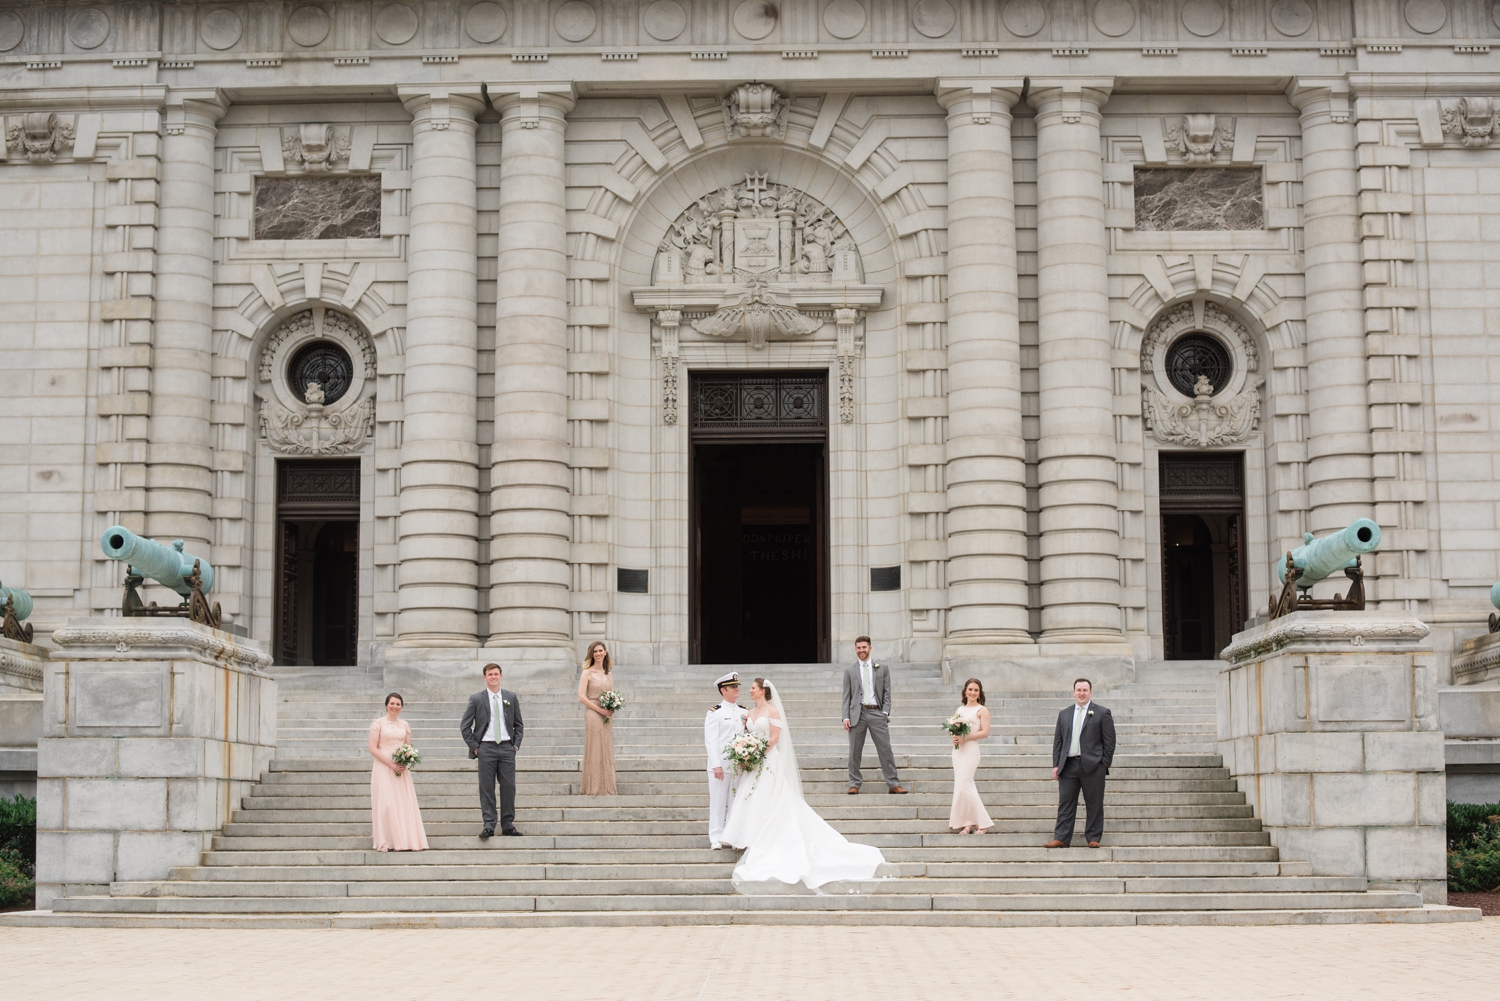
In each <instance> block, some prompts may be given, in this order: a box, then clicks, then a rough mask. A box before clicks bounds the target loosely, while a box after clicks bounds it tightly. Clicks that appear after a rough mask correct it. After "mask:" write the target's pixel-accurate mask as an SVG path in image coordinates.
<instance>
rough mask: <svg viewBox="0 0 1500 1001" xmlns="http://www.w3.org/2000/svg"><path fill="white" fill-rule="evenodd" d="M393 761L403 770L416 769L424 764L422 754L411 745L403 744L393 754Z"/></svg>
mask: <svg viewBox="0 0 1500 1001" xmlns="http://www.w3.org/2000/svg"><path fill="white" fill-rule="evenodd" d="M391 760H392V761H393V762H395V763H396V764H398V765H400V766H401V767H402V768H414V767H416V766H417V765H419V764H421V762H422V752H421V751H418V750H417V749H416V748H415V747H412V746H411V745H410V744H402V745H401V746H400V747H398V748H396V749H395V750H394V751H392V752H391Z"/></svg>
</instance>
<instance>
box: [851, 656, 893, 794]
mask: <svg viewBox="0 0 1500 1001" xmlns="http://www.w3.org/2000/svg"><path fill="white" fill-rule="evenodd" d="M870 682H871V687H872V688H873V689H874V690H875V701H874V702H873V703H872V705H876V706H878V707H879V708H878V709H866V708H864V706H863V704H862V703H863V702H864V681H863V679H861V678H860V676H859V662H858V661H855V662H854V663H853V664H850V665H849V666H848V667H847V668H845V669H844V717H843V718H844V719H846V720H848V721H849V784H850V785H851V786H853V787H854V788H856V789H858V788H859V787H860V785H861V784H862V783H863V782H864V774H863V772H862V770H861V767H862V765H863V763H864V757H865V735H866V734H869V736H870V739H872V740H874V741H875V754H876V756H878V757H879V758H880V774H881V777H882V778H884V779H885V784H886V785H888V786H890V787H891V788H892V789H894V788H896V787H897V786H898V785H900V784H901V779H900V777H899V776H897V774H896V756H895V755H894V754H892V753H891V730H890V715H891V672H890V670H889V669H888V668H885V667H882V666H881V665H880V664H878V663H875V662H874V661H871V663H870Z"/></svg>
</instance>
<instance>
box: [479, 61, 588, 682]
mask: <svg viewBox="0 0 1500 1001" xmlns="http://www.w3.org/2000/svg"><path fill="white" fill-rule="evenodd" d="M490 99H491V100H492V101H493V102H494V104H495V108H496V110H497V111H499V112H500V213H499V214H500V220H499V244H500V250H499V262H498V267H499V271H498V274H497V279H496V287H495V295H496V299H497V305H496V313H495V444H494V446H493V448H492V450H491V472H490V482H491V485H492V487H493V493H492V495H491V499H490V528H491V541H490V636H489V641H488V642H487V644H486V645H487V646H491V647H505V648H509V649H511V650H513V651H515V655H516V656H518V657H522V658H539V659H551V658H552V657H554V656H556V657H561V656H565V655H567V651H569V650H571V634H572V630H571V622H570V620H569V613H568V589H569V584H570V567H569V565H568V548H569V544H570V542H571V539H572V524H571V519H570V517H569V504H568V502H569V497H570V495H571V492H572V491H571V488H572V474H571V471H570V469H569V467H568V448H569V442H568V302H567V280H568V259H567V247H566V239H567V231H568V215H567V206H566V203H565V200H564V196H565V186H566V185H565V178H564V162H563V133H564V130H565V129H566V127H567V121H566V119H565V116H566V115H567V113H568V112H569V111H571V110H572V109H573V90H572V86H571V85H569V84H566V83H563V84H531V85H528V86H525V87H517V86H515V85H506V84H501V85H492V86H491V87H490Z"/></svg>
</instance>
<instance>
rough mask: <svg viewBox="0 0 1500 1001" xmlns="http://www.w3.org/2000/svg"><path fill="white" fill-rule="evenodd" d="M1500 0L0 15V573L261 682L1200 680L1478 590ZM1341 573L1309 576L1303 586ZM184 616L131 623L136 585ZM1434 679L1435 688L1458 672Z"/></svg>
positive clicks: (1492, 498) (1486, 541)
mask: <svg viewBox="0 0 1500 1001" xmlns="http://www.w3.org/2000/svg"><path fill="white" fill-rule="evenodd" d="M1497 36H1500V7H1496V9H1494V10H1491V9H1490V7H1489V5H1488V4H1486V3H1481V2H1479V0H1406V2H1404V3H1402V2H1401V0H1275V2H1270V0H1181V2H1179V0H1139V2H1136V0H1098V2H1096V3H1092V4H1089V3H1082V2H1072V0H1054V2H1042V0H781V2H779V3H773V2H761V0H744V2H736V0H655V2H651V0H478V2H470V0H458V2H454V0H429V2H419V0H374V2H371V0H327V2H306V3H303V2H300V0H288V2H280V0H265V2H249V3H245V2H224V3H219V2H214V3H193V2H184V3H171V4H167V3H154V2H132V3H115V4H110V3H102V2H101V3H94V4H87V3H69V4H66V5H65V4H62V3H56V2H41V3H15V2H11V3H6V4H0V115H3V120H4V134H5V144H4V148H3V150H0V233H3V234H4V238H3V240H0V256H3V264H0V289H3V296H0V298H3V302H4V309H3V311H0V359H3V368H0V383H3V385H4V392H3V393H0V408H3V413H4V418H5V419H4V422H3V423H4V428H5V430H4V432H3V440H0V505H3V508H0V510H3V512H4V513H3V516H0V517H3V525H4V529H3V531H0V581H3V582H4V583H6V584H20V585H22V586H25V587H27V588H28V589H29V590H30V592H31V593H32V594H33V595H34V596H35V598H36V606H37V611H36V613H35V615H34V617H33V620H34V622H36V623H37V625H38V632H39V634H43V635H44V634H45V632H46V631H47V630H49V629H51V628H55V627H57V626H59V625H61V624H62V623H63V622H64V621H65V620H67V619H68V618H71V617H81V616H90V615H98V614H102V613H107V612H108V610H110V609H114V608H117V607H118V605H119V603H120V579H121V576H122V571H121V568H120V567H119V566H118V564H115V563H112V562H110V561H108V560H105V559H104V558H103V557H102V555H101V554H100V552H99V547H98V538H99V536H100V534H101V533H102V532H103V530H104V529H105V528H106V527H108V526H111V525H124V526H125V527H127V528H130V529H132V530H133V531H136V532H138V533H142V534H144V535H148V536H150V537H152V538H158V539H162V540H164V541H170V540H172V539H179V538H180V539H182V540H184V543H185V547H186V549H187V550H188V551H189V552H193V553H196V554H199V555H202V556H205V557H207V558H208V559H210V560H211V562H212V563H213V565H214V567H215V569H216V571H217V580H216V584H215V588H214V595H213V596H214V598H215V599H216V600H218V601H219V602H221V603H222V607H223V611H224V616H225V621H226V622H227V623H230V624H232V625H233V627H235V628H236V629H237V630H240V631H242V632H244V633H245V634H247V635H249V636H252V637H255V638H257V639H260V640H263V641H265V642H266V643H267V644H268V645H269V649H271V650H272V651H274V652H275V654H276V656H277V658H278V660H279V662H281V663H305V664H314V663H318V664H339V663H355V662H358V663H359V664H362V665H381V664H385V665H387V666H388V667H389V666H401V665H404V666H406V667H415V668H417V669H418V670H419V671H422V672H429V673H438V674H441V673H443V672H446V671H458V672H467V671H468V670H469V669H470V668H471V667H472V665H473V663H474V662H475V661H480V662H482V661H483V660H489V659H498V660H501V661H502V662H505V663H507V664H510V663H516V664H524V663H527V662H533V663H536V664H554V663H560V662H562V661H572V660H575V659H576V656H577V655H578V653H579V651H580V650H581V649H582V647H584V646H585V645H586V644H587V643H589V642H590V641H592V640H594V639H596V638H602V639H606V640H608V641H609V642H610V643H611V644H612V645H613V647H614V650H615V653H616V654H617V656H619V657H621V658H622V659H623V660H624V661H625V662H627V663H638V664H639V663H668V664H671V663H683V662H705V661H707V662H757V661H818V660H829V659H832V658H834V657H835V656H837V655H838V654H840V653H841V652H842V651H844V650H846V649H847V647H848V643H849V641H850V640H852V638H853V637H854V636H856V635H858V634H861V633H869V634H872V635H874V636H875V637H877V638H878V641H879V642H878V643H877V650H878V652H879V654H880V655H881V656H882V657H885V658H887V659H894V660H908V661H929V662H930V661H937V660H946V661H948V662H949V663H950V665H951V666H952V667H953V670H954V671H963V670H965V669H967V668H968V666H969V665H988V668H989V669H990V670H995V671H998V672H999V676H1000V677H1001V678H1002V679H1004V680H1006V681H1008V682H1010V683H1013V684H1014V685H1015V686H1017V687H1021V688H1025V687H1028V686H1030V687H1052V685H1053V683H1054V682H1055V681H1056V680H1057V679H1058V678H1059V677H1060V676H1061V675H1063V674H1066V675H1067V676H1068V677H1071V676H1072V674H1073V673H1074V671H1075V668H1076V667H1078V666H1079V665H1092V667H1091V669H1092V670H1095V671H1097V672H1100V673H1102V674H1104V675H1106V676H1108V675H1111V674H1121V673H1127V672H1128V670H1129V665H1131V664H1132V663H1134V662H1137V661H1140V660H1144V659H1154V658H1162V657H1168V658H1171V657H1198V658H1210V657H1213V656H1215V654H1216V653H1217V651H1218V650H1219V649H1220V648H1222V647H1223V646H1224V645H1225V644H1226V643H1227V641H1228V638H1229V636H1230V634H1232V633H1233V632H1235V631H1237V630H1238V629H1239V628H1241V626H1242V625H1243V623H1244V621H1245V620H1246V619H1248V618H1250V617H1252V616H1253V615H1255V614H1256V610H1257V609H1260V608H1263V607H1264V606H1265V605H1266V603H1267V601H1268V599H1269V597H1270V595H1271V592H1272V589H1273V587H1274V583H1275V582H1274V578H1273V576H1272V573H1271V570H1270V567H1271V566H1272V564H1273V561H1275V560H1277V559H1278V558H1279V557H1281V556H1282V554H1284V553H1285V552H1286V551H1287V550H1288V549H1290V548H1292V547H1293V546H1295V545H1297V544H1299V543H1300V542H1301V540H1302V537H1303V533H1304V532H1308V531H1312V532H1319V533H1321V532H1325V531H1327V530H1331V529H1336V528H1341V527H1343V526H1344V525H1346V524H1347V523H1348V522H1349V521H1351V520H1352V519H1354V518H1357V517H1371V518H1374V519H1375V520H1376V521H1377V522H1378V523H1379V524H1380V526H1381V528H1382V531H1383V533H1384V543H1383V545H1382V547H1381V549H1380V551H1379V552H1378V553H1377V554H1375V555H1374V556H1373V557H1372V558H1367V559H1366V561H1365V568H1366V571H1367V590H1368V592H1369V594H1370V596H1371V599H1372V601H1373V602H1374V603H1375V605H1377V606H1378V607H1380V608H1383V609H1390V610H1393V611H1400V612H1402V613H1404V614H1416V615H1419V616H1420V617H1421V618H1422V619H1423V620H1424V621H1426V622H1428V623H1430V624H1432V625H1433V627H1434V639H1435V641H1436V644H1437V648H1438V652H1439V661H1440V663H1442V664H1444V665H1446V654H1445V651H1446V650H1448V649H1451V648H1452V647H1453V645H1454V644H1455V637H1457V640H1460V641H1461V640H1462V639H1464V638H1467V637H1468V636H1469V635H1472V634H1473V633H1474V632H1475V629H1476V627H1478V626H1479V625H1480V624H1481V623H1482V622H1483V618H1484V612H1485V611H1486V606H1485V591H1486V590H1487V589H1488V587H1489V585H1490V584H1491V583H1493V582H1494V581H1495V579H1496V578H1497V576H1500V566H1497V558H1496V551H1497V549H1500V533H1497V525H1496V501H1497V497H1496V490H1495V486H1494V471H1493V469H1492V464H1493V461H1494V459H1493V456H1494V454H1495V452H1496V447H1495V446H1496V440H1495V432H1494V430H1493V429H1492V428H1491V421H1492V420H1496V419H1497V418H1500V407H1497V404H1500V394H1497V390H1496V389H1495V388H1493V385H1492V383H1493V381H1494V380H1493V378H1492V376H1493V374H1494V372H1493V370H1492V369H1491V368H1490V359H1491V358H1492V357H1494V358H1496V359H1497V364H1500V341H1497V342H1496V343H1495V344H1491V343H1490V341H1489V338H1488V336H1487V335H1488V333H1489V329H1488V328H1489V325H1490V323H1491V322H1493V318H1494V316H1496V315H1500V314H1497V313H1496V312H1495V311H1496V309H1497V307H1500V298H1497V297H1500V291H1495V290H1494V289H1493V288H1492V287H1491V286H1495V285H1496V282H1495V281H1494V280H1493V276H1494V275H1495V274H1496V273H1497V268H1500V249H1497V246H1500V245H1497V244H1495V241H1494V240H1493V237H1494V235H1495V233H1496V232H1497V231H1500V142H1494V140H1495V137H1496V133H1497V131H1500V119H1497V107H1500V105H1497V103H1496V98H1497V96H1500V70H1497V69H1495V68H1493V67H1492V64H1491V59H1493V58H1500V56H1491V55H1490V49H1491V45H1492V44H1494V43H1493V42H1492V39H1494V38H1496V37H1497ZM1325 587H1328V589H1329V590H1332V589H1333V588H1332V585H1325ZM160 597H162V598H163V599H164V600H165V598H166V597H170V595H167V594H166V593H165V592H163V593H162V595H161V596H160ZM1444 670H1446V668H1444Z"/></svg>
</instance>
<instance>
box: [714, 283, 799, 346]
mask: <svg viewBox="0 0 1500 1001" xmlns="http://www.w3.org/2000/svg"><path fill="white" fill-rule="evenodd" d="M822 325H823V323H822V321H821V320H815V319H813V318H812V317H810V316H803V315H802V314H801V313H800V312H798V311H797V308H796V306H794V305H793V304H792V303H791V301H790V299H789V297H787V296H786V295H784V294H779V293H777V292H774V291H772V290H771V288H770V287H769V286H767V285H766V284H765V283H764V282H752V283H751V284H750V286H749V287H748V288H737V289H732V290H730V291H729V292H728V293H727V294H726V295H725V296H724V300H723V301H722V302H721V303H719V308H718V309H717V310H715V311H714V313H713V315H711V316H708V317H705V318H703V319H701V320H695V321H693V329H694V330H696V331H698V333H700V334H704V335H706V336H708V337H726V338H727V337H733V336H734V335H735V334H738V333H743V334H745V335H747V336H748V337H749V339H750V346H751V347H753V348H757V349H759V348H763V347H765V346H766V335H767V334H769V333H770V332H771V330H772V328H774V329H776V330H777V331H778V332H780V333H781V334H783V335H785V336H787V337H806V336H807V335H808V334H810V333H812V332H813V331H815V330H817V329H818V328H819V327H821V326H822Z"/></svg>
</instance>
